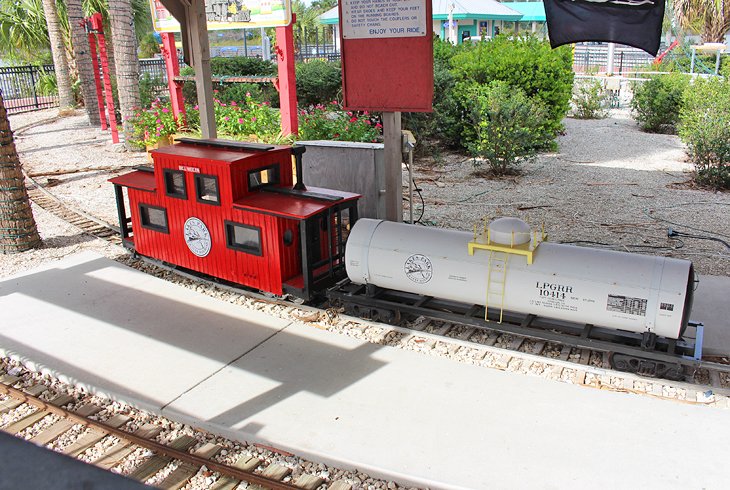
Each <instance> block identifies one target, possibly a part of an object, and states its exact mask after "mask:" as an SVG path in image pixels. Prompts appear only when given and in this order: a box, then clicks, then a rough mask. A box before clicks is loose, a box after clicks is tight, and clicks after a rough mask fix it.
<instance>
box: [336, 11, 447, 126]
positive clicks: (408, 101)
mask: <svg viewBox="0 0 730 490" xmlns="http://www.w3.org/2000/svg"><path fill="white" fill-rule="evenodd" d="M339 11H340V40H341V46H342V48H341V49H342V88H343V92H344V105H345V108H346V109H349V110H369V111H384V112H429V111H431V110H432V101H433V20H432V11H433V8H432V5H431V0H341V1H340V3H339Z"/></svg>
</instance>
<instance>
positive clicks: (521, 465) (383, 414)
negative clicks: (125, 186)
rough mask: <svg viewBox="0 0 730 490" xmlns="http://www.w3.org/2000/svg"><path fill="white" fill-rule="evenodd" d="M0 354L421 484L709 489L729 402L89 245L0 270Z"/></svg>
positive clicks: (215, 427)
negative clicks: (365, 317)
mask: <svg viewBox="0 0 730 490" xmlns="http://www.w3.org/2000/svg"><path fill="white" fill-rule="evenodd" d="M0 311H2V313H3V314H2V317H1V318H2V323H0V349H1V351H0V353H3V354H4V353H7V352H10V353H14V354H16V355H19V356H21V357H24V358H26V359H30V360H32V361H34V362H35V363H36V364H38V365H39V366H40V367H41V368H45V369H48V370H49V371H51V372H53V373H55V374H57V375H58V374H61V375H63V376H62V377H66V378H69V379H70V381H72V382H75V383H79V382H80V383H81V384H86V385H88V386H94V387H97V388H99V389H101V390H102V391H106V392H108V393H110V394H111V395H112V396H115V397H118V398H123V399H126V400H128V401H131V402H133V403H135V402H136V403H137V404H138V405H140V406H142V407H144V408H151V409H153V410H155V411H157V412H158V413H159V412H161V413H163V414H165V415H167V416H169V417H171V418H176V419H179V420H182V421H188V422H191V423H193V424H194V425H195V426H199V427H207V428H209V429H211V430H212V431H214V432H217V433H221V434H224V435H227V436H230V437H232V438H235V439H239V440H245V441H253V442H261V443H264V444H267V445H271V446H275V447H278V448H281V449H284V450H289V451H292V452H295V453H297V454H298V455H300V456H310V457H312V458H314V459H316V460H321V461H324V462H330V463H332V464H334V465H335V466H338V467H344V468H358V469H360V470H363V471H365V472H368V473H370V474H372V475H373V476H380V477H384V478H389V479H395V480H397V481H399V482H400V483H410V484H413V485H419V486H423V487H430V488H473V489H482V488H545V489H553V488H555V489H557V488H560V489H573V488H575V489H578V488H580V489H583V488H586V487H587V486H590V488H597V489H602V488H606V489H609V488H610V489H615V488H646V489H654V488H657V489H660V488H661V489H669V488H708V489H713V488H725V486H726V482H727V476H726V471H725V468H724V462H725V461H726V460H727V459H728V457H730V448H729V447H728V445H727V444H726V442H725V441H727V440H729V439H730V410H723V409H719V408H713V407H706V406H697V405H690V404H681V403H678V402H672V401H667V400H658V399H653V398H651V397H648V396H638V395H631V394H627V393H614V392H607V391H600V390H595V389H587V388H583V387H578V386H574V385H569V384H565V383H559V382H552V381H548V380H545V379H542V378H537V377H530V376H525V375H521V374H516V373H511V372H502V371H498V370H493V369H486V368H481V367H477V366H471V365H467V364H462V363H457V362H454V361H450V360H448V359H444V358H436V357H430V356H426V355H422V354H418V353H415V352H410V351H405V350H401V349H396V348H391V347H386V346H380V345H375V344H370V343H367V342H364V341H361V340H358V339H355V338H352V337H348V336H344V335H337V334H333V333H330V332H326V331H321V330H318V329H316V328H312V327H307V326H302V325H295V324H290V323H288V322H286V321H283V320H281V319H278V318H273V317H268V316H265V315H263V314H259V313H256V312H251V311H250V310H248V309H245V308H241V307H236V306H234V305H231V304H229V303H226V302H222V301H218V300H215V299H212V298H210V297H207V296H203V295H201V294H198V293H196V292H194V291H191V290H189V289H186V288H183V287H180V286H175V285H172V284H169V283H166V282H165V281H161V280H159V279H155V278H153V277H150V276H147V275H145V274H142V273H140V272H137V271H134V270H131V269H129V268H126V267H124V266H122V265H119V264H117V263H115V262H113V261H110V260H107V259H104V258H102V257H100V256H98V255H95V254H83V255H79V256H74V257H71V258H69V259H67V260H64V261H62V262H60V263H57V264H51V265H49V266H46V267H44V268H41V269H39V270H35V271H31V272H28V273H25V274H23V275H20V276H16V277H13V278H10V279H5V280H2V281H0Z"/></svg>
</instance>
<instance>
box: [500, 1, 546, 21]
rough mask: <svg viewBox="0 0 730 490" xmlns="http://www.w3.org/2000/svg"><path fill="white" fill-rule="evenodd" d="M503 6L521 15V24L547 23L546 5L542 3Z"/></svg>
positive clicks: (510, 3)
mask: <svg viewBox="0 0 730 490" xmlns="http://www.w3.org/2000/svg"><path fill="white" fill-rule="evenodd" d="M502 5H504V6H505V7H509V8H511V9H512V10H516V11H517V12H519V13H521V14H522V18H521V19H520V22H545V4H544V3H542V2H504V3H503V4H502Z"/></svg>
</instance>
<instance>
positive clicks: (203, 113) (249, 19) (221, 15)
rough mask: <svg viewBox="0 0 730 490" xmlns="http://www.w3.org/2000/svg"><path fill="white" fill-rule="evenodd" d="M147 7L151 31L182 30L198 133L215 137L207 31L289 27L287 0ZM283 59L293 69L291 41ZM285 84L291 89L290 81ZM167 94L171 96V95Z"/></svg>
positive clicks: (183, 0)
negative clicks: (197, 110) (195, 94)
mask: <svg viewBox="0 0 730 490" xmlns="http://www.w3.org/2000/svg"><path fill="white" fill-rule="evenodd" d="M150 8H151V10H152V23H153V26H154V29H155V31H157V32H160V33H163V32H182V39H183V47H184V49H185V54H186V61H188V58H189V60H190V62H191V63H192V66H193V68H195V83H196V89H197V92H198V107H199V108H200V127H201V132H202V133H203V137H204V138H215V137H216V128H215V117H214V111H213V96H212V95H213V94H212V82H211V72H210V48H209V46H208V31H209V30H220V29H242V28H253V27H277V30H278V28H279V27H282V26H289V25H290V23H291V21H292V11H291V0H247V1H246V2H245V3H242V2H239V1H235V0H150ZM290 29H291V27H290ZM282 43H283V42H282ZM283 44H286V43H283ZM284 49H285V50H286V48H284ZM284 59H286V60H287V61H288V62H289V60H290V62H291V63H292V69H291V71H292V72H293V63H294V47H293V43H291V54H290V55H287V56H285V57H284ZM288 86H291V89H292V90H294V89H295V88H294V84H293V83H289V84H288ZM171 96H173V97H174V94H171ZM280 96H281V97H282V99H284V98H287V100H288V97H289V96H288V95H287V94H284V93H283V92H282V93H280ZM294 100H295V106H294V109H293V110H292V112H293V114H294V117H295V118H296V114H297V112H296V95H294ZM282 107H284V101H283V100H282ZM282 119H283V115H282ZM290 126H291V124H290ZM294 127H296V123H295V124H294ZM282 129H285V128H282Z"/></svg>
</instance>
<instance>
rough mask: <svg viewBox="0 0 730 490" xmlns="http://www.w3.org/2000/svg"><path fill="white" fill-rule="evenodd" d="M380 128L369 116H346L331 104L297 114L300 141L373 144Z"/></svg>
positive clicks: (350, 113)
mask: <svg viewBox="0 0 730 490" xmlns="http://www.w3.org/2000/svg"><path fill="white" fill-rule="evenodd" d="M382 127H383V126H382V125H381V124H380V123H379V122H373V120H372V119H371V116H370V114H369V113H368V112H367V111H365V112H363V113H362V114H358V113H354V112H345V111H343V110H342V107H341V106H340V104H339V103H338V102H337V101H336V100H334V101H332V102H330V103H329V104H328V105H327V106H324V105H322V104H318V105H316V106H314V107H312V108H311V109H303V110H301V111H299V139H302V140H337V141H360V142H376V141H378V137H379V136H380V134H381V129H382Z"/></svg>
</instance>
